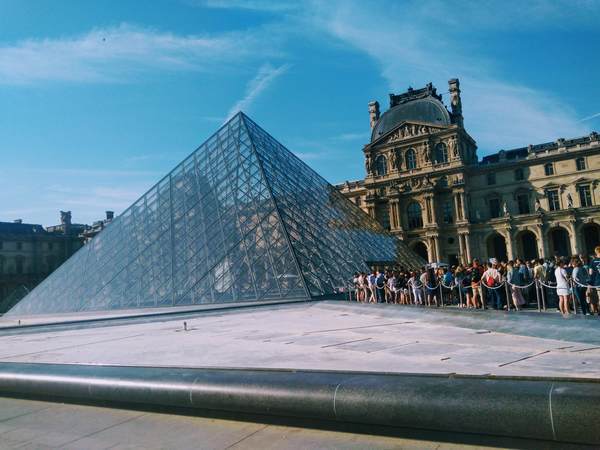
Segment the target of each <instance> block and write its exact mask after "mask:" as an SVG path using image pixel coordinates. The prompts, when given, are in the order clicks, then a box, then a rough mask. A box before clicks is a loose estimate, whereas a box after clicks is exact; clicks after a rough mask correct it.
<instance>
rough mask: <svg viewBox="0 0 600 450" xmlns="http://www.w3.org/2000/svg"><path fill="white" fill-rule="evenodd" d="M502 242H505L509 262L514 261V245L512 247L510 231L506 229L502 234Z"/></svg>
mask: <svg viewBox="0 0 600 450" xmlns="http://www.w3.org/2000/svg"><path fill="white" fill-rule="evenodd" d="M504 241H505V242H506V255H507V257H508V259H509V260H513V261H514V259H515V256H516V255H515V245H514V239H513V235H512V231H511V230H510V229H507V230H506V232H505V233H504Z"/></svg>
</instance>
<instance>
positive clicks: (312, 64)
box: [0, 0, 600, 226]
mask: <svg viewBox="0 0 600 450" xmlns="http://www.w3.org/2000/svg"><path fill="white" fill-rule="evenodd" d="M598 23H600V0H599V1H595V0H588V1H586V0H554V1H539V0H529V1H527V2H523V1H512V0H508V1H507V0H503V1H486V0H479V1H477V2H475V1H462V0H456V1H453V2H446V1H441V0H440V1H436V0H425V1H399V0H396V1H366V0H362V1H352V0H344V1H335V0H328V1H325V0H323V1H309V0H306V1H302V0H299V1H294V2H286V1H283V0H278V1H273V2H269V1H264V0H248V1H242V0H170V1H162V0H154V1H152V2H139V1H138V0H114V1H112V0H95V1H92V0H85V1H84V0H55V1H47V0H0V221H12V220H14V219H19V218H20V219H23V221H24V222H27V223H41V224H43V225H45V226H48V225H53V224H56V223H58V222H59V210H70V211H72V215H73V221H74V222H76V223H91V222H93V221H95V220H98V219H101V218H103V216H104V211H106V210H114V211H115V212H116V213H117V214H118V213H120V212H122V211H123V210H124V209H125V208H126V207H127V206H129V205H130V204H131V203H133V202H134V201H135V200H136V199H137V198H138V197H140V196H141V195H142V194H143V193H144V192H145V191H146V190H147V189H148V188H150V187H151V186H152V185H153V184H155V183H156V182H157V181H158V180H159V179H160V178H161V177H162V176H163V175H165V174H166V173H167V172H168V171H170V170H171V169H172V168H173V167H174V166H175V165H176V164H177V163H178V162H180V161H181V160H183V159H184V158H185V157H186V156H187V155H188V154H190V153H191V152H192V151H193V150H194V149H195V148H197V147H198V146H199V145H200V144H201V143H202V142H203V141H204V140H205V139H206V138H208V137H209V136H210V135H211V134H212V133H213V132H214V131H215V130H216V129H217V128H218V127H219V126H220V125H221V124H223V123H224V121H225V120H226V119H227V118H228V117H230V116H231V115H233V114H235V113H236V112H237V111H239V110H243V111H244V112H245V113H246V114H248V115H249V116H250V117H251V118H252V119H253V120H254V121H256V122H257V123H258V124H259V125H260V126H262V127H263V128H265V129H266V130H267V131H268V132H270V133H271V134H272V135H273V136H274V137H275V138H276V139H278V140H279V141H280V142H281V143H283V144H284V145H285V146H286V147H287V148H289V149H290V150H292V151H293V152H295V153H296V154H297V155H298V156H299V157H300V158H302V159H303V160H304V161H305V162H306V163H307V164H309V165H310V166H311V167H312V168H314V169H315V170H316V171H317V172H319V173H320V174H321V175H323V176H324V177H325V178H326V179H327V180H328V181H330V182H332V183H339V182H343V181H344V180H352V179H359V178H362V177H363V176H364V163H363V157H362V151H361V150H362V147H363V145H364V144H366V143H367V142H368V140H369V134H370V133H369V132H370V129H369V115H368V107H367V105H368V103H369V101H371V100H378V101H379V102H380V104H381V105H382V110H386V109H387V107H388V104H389V97H388V94H389V93H392V92H394V93H399V92H403V91H405V90H406V89H407V88H408V87H409V86H412V87H414V88H420V87H423V86H425V84H426V83H428V82H433V83H434V85H435V86H436V87H437V88H438V92H441V93H442V95H443V98H444V101H446V102H447V101H448V94H447V90H448V86H447V82H448V80H449V79H450V78H454V77H458V78H460V81H461V90H462V101H463V115H464V118H465V127H466V129H467V131H468V132H469V134H470V135H471V136H472V137H473V138H474V139H475V140H476V141H477V144H478V147H479V150H478V153H479V156H480V157H482V156H484V155H486V154H489V153H491V152H496V151H498V150H500V149H510V148H515V147H521V146H526V145H528V144H536V143H542V142H548V141H554V140H556V139H557V138H559V137H563V138H571V137H577V136H582V135H586V134H588V133H589V132H591V131H592V130H598V131H600V102H599V99H600V85H599V83H600V78H599V77H598V73H600V59H599V58H598V54H600V27H598Z"/></svg>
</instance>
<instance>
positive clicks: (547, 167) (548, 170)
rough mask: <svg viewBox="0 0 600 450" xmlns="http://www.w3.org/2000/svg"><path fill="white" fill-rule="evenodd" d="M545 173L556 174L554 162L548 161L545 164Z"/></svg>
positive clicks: (548, 174) (547, 174)
mask: <svg viewBox="0 0 600 450" xmlns="http://www.w3.org/2000/svg"><path fill="white" fill-rule="evenodd" d="M544 173H545V174H546V176H550V175H554V164H552V163H548V164H546V165H545V166H544Z"/></svg>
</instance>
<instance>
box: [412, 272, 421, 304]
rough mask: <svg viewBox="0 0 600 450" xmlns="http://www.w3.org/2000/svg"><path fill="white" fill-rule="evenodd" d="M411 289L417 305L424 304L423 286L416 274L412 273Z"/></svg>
mask: <svg viewBox="0 0 600 450" xmlns="http://www.w3.org/2000/svg"><path fill="white" fill-rule="evenodd" d="M408 286H409V289H412V292H413V298H414V299H415V305H422V304H423V290H422V289H421V284H420V281H419V279H418V278H417V273H416V272H411V273H410V279H409V280H408Z"/></svg>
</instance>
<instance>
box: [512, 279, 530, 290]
mask: <svg viewBox="0 0 600 450" xmlns="http://www.w3.org/2000/svg"><path fill="white" fill-rule="evenodd" d="M506 282H507V283H508V285H509V286H512V287H516V288H519V289H526V288H528V287H530V286H533V285H534V284H535V280H533V281H532V282H531V283H529V284H526V285H525V286H521V285H519V284H513V283H511V282H510V281H508V280H506Z"/></svg>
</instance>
